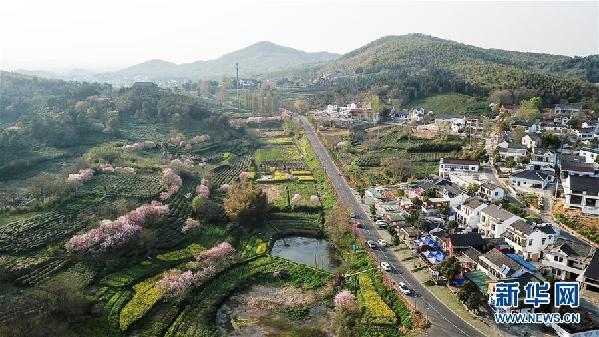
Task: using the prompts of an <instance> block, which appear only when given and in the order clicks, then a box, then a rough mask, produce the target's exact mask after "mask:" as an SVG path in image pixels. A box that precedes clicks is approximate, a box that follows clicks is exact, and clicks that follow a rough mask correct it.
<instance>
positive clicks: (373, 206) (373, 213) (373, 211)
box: [370, 204, 376, 219]
mask: <svg viewBox="0 0 599 337" xmlns="http://www.w3.org/2000/svg"><path fill="white" fill-rule="evenodd" d="M370 215H372V218H373V219H374V218H375V217H376V206H375V205H374V204H372V205H370Z"/></svg>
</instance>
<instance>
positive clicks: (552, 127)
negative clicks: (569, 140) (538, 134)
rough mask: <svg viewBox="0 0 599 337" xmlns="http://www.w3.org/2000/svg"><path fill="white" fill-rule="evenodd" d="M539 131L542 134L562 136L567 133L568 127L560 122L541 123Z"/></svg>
mask: <svg viewBox="0 0 599 337" xmlns="http://www.w3.org/2000/svg"><path fill="white" fill-rule="evenodd" d="M541 130H542V131H543V132H550V133H557V134H564V133H566V132H567V131H568V126H567V125H565V124H562V123H561V122H558V123H556V122H548V123H543V124H542V125H541Z"/></svg>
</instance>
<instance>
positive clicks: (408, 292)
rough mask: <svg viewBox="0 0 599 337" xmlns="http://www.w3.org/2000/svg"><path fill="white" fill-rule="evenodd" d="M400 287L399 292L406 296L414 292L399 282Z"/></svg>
mask: <svg viewBox="0 0 599 337" xmlns="http://www.w3.org/2000/svg"><path fill="white" fill-rule="evenodd" d="M398 286H399V291H401V292H402V293H403V294H404V295H410V294H411V293H412V290H410V288H408V286H407V285H406V284H405V283H403V282H399V284H398Z"/></svg>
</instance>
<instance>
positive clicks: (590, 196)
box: [563, 175, 599, 215]
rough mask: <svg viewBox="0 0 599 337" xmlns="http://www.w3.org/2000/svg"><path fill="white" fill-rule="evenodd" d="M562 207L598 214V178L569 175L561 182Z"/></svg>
mask: <svg viewBox="0 0 599 337" xmlns="http://www.w3.org/2000/svg"><path fill="white" fill-rule="evenodd" d="M563 185H564V197H565V200H564V207H566V208H579V209H581V211H582V212H583V213H585V214H592V215H599V178H593V177H588V176H577V175H569V176H568V178H567V179H566V180H565V181H564V182H563Z"/></svg>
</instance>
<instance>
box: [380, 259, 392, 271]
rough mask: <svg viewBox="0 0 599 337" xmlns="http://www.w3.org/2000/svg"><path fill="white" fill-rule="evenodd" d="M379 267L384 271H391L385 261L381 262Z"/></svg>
mask: <svg viewBox="0 0 599 337" xmlns="http://www.w3.org/2000/svg"><path fill="white" fill-rule="evenodd" d="M381 268H383V270H384V271H391V265H390V264H389V263H388V262H385V261H382V262H381Z"/></svg>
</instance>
